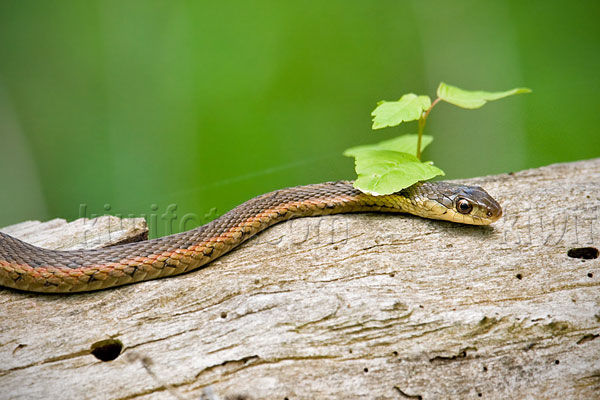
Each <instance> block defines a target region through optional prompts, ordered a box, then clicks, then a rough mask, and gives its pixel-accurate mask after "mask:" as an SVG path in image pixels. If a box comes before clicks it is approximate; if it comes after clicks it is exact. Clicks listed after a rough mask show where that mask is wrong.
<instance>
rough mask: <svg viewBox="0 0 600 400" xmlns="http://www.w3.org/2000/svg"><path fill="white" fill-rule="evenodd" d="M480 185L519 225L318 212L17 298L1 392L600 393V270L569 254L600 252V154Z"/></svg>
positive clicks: (10, 298)
mask: <svg viewBox="0 0 600 400" xmlns="http://www.w3.org/2000/svg"><path fill="white" fill-rule="evenodd" d="M462 182H464V183H467V184H478V185H481V186H483V187H484V188H485V189H486V190H487V191H488V192H489V193H490V194H492V195H493V196H494V197H496V199H497V200H498V201H499V202H500V203H501V204H502V205H503V207H504V210H505V215H504V217H503V218H502V219H501V220H500V221H499V222H498V223H496V224H494V225H493V226H491V227H472V226H460V225H454V224H451V223H446V222H440V221H430V220H424V219H420V218H417V217H411V216H393V215H376V214H364V215H336V216H327V217H315V218H304V219H299V220H294V221H288V222H286V223H283V224H280V225H278V226H275V227H272V228H270V229H269V230H267V231H266V232H264V233H263V234H260V235H259V236H258V237H256V238H255V239H253V240H250V241H249V242H247V243H246V244H244V245H242V246H241V247H240V248H239V249H237V250H234V251H233V252H232V253H230V254H228V255H226V256H224V257H223V258H221V259H219V260H216V261H215V262H213V263H211V264H210V265H208V266H207V267H206V268H203V269H201V270H198V271H196V272H192V273H190V274H187V275H183V276H179V277H174V278H168V279H163V280H157V281H150V282H144V283H139V284H135V285H130V286H125V287H122V288H116V289H109V290H104V291H100V292H95V293H85V294H76V295H39V294H29V293H21V292H17V291H13V290H9V289H4V288H1V289H0V398H10V399H34V398H63V399H82V398H89V399H95V398H101V399H104V398H107V399H108V398H110V399H164V398H181V399H198V398H207V399H208V398H210V399H217V398H219V399H227V398H229V399H281V400H283V399H285V398H287V399H290V400H292V399H316V398H319V399H336V398H343V399H354V398H364V399H417V398H422V399H438V398H582V399H583V398H586V399H589V398H598V393H600V357H599V355H600V336H599V335H600V259H598V258H596V259H580V258H572V257H569V256H568V255H567V252H568V251H569V250H570V249H573V248H586V247H590V248H596V249H598V248H600V224H599V222H600V221H599V220H598V216H599V213H600V211H599V208H600V159H595V160H589V161H581V162H575V163H569V164H557V165H551V166H548V167H543V168H538V169H532V170H527V171H522V172H517V173H514V174H503V175H496V176H488V177H482V178H476V179H468V180H464V181H462ZM36 229H37V228H36ZM32 241H33V240H32ZM589 251H590V252H591V253H590V254H592V253H593V250H589ZM584 253H585V251H584ZM106 339H115V340H119V341H120V342H121V343H122V344H123V346H124V349H123V351H122V353H121V354H120V356H119V357H117V358H116V359H115V360H113V361H109V362H103V361H100V360H98V359H97V358H96V357H94V356H93V355H92V354H90V348H91V346H92V345H93V344H94V343H97V342H99V341H102V340H106Z"/></svg>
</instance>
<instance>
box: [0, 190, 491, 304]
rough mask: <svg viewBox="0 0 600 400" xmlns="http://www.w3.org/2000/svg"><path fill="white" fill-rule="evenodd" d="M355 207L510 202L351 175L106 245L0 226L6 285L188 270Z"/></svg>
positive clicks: (434, 213)
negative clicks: (285, 226)
mask: <svg viewBox="0 0 600 400" xmlns="http://www.w3.org/2000/svg"><path fill="white" fill-rule="evenodd" d="M352 212H394V213H397V212H401V213H410V214H414V215H418V216H421V217H425V218H433V219H442V220H448V221H453V222H458V223H465V224H473V225H487V224H490V223H492V222H494V221H496V220H497V219H498V218H500V216H501V215H502V208H501V207H500V205H499V204H498V203H497V202H496V201H495V200H494V199H493V198H492V197H491V196H490V195H489V194H488V193H487V192H486V191H485V190H483V189H482V188H480V187H477V186H463V185H456V184H451V183H446V182H421V183H417V184H415V185H413V186H410V187H409V188H407V189H404V190H402V191H400V192H397V193H394V194H390V195H384V196H374V195H370V194H365V193H362V192H360V191H359V190H357V189H355V188H354V187H353V186H352V182H349V181H339V182H326V183H320V184H313V185H306V186H297V187H292V188H287V189H281V190H277V191H274V192H270V193H267V194H263V195H261V196H258V197H255V198H253V199H251V200H249V201H247V202H245V203H243V204H241V205H240V206H238V207H236V208H234V209H233V210H231V211H229V212H228V213H226V214H224V215H223V216H221V217H219V218H218V219H216V220H214V221H212V222H210V223H208V224H206V225H204V226H201V227H198V228H196V229H192V230H190V231H187V232H183V233H178V234H175V235H170V236H165V237H161V238H158V239H153V240H148V241H143V242H136V243H129V244H123V245H118V246H113V247H107V248H102V249H95V250H75V251H58V250H48V249H43V248H40V247H36V246H33V245H31V244H28V243H25V242H23V241H21V240H18V239H16V238H13V237H11V236H9V235H6V234H3V233H0V285H1V286H6V287H10V288H14V289H19V290H25V291H32V292H50V293H70V292H85V291H93V290H99V289H106V288H109V287H114V286H121V285H126V284H129V283H134V282H140V281H145V280H150V279H156V278H162V277H166V276H171V275H177V274H182V273H185V272H188V271H191V270H194V269H197V268H199V267H201V266H203V265H205V264H207V263H209V262H211V261H212V260H214V259H216V258H218V257H220V256H221V255H223V254H225V253H227V252H228V251H230V250H231V249H233V248H234V247H236V246H238V245H239V244H241V243H243V242H244V241H246V240H248V239H249V238H251V237H252V236H254V235H256V234H257V233H258V232H260V231H262V230H264V229H266V228H267V227H269V226H271V225H274V224H276V223H278V222H281V221H285V220H288V219H292V218H298V217H307V216H317V215H327V214H338V213H352Z"/></svg>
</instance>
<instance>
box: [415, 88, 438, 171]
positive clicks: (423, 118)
mask: <svg viewBox="0 0 600 400" xmlns="http://www.w3.org/2000/svg"><path fill="white" fill-rule="evenodd" d="M440 100H441V99H440V98H439V97H438V98H437V99H435V100H434V101H433V103H431V107H429V108H428V109H427V111H425V112H424V113H423V115H421V118H419V136H418V138H417V158H418V159H419V160H420V159H421V137H422V136H423V130H424V129H425V124H427V117H428V116H429V113H430V112H431V110H432V109H433V107H435V105H436V104H437V103H439V101H440Z"/></svg>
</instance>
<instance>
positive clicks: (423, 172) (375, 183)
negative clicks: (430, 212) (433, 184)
mask: <svg viewBox="0 0 600 400" xmlns="http://www.w3.org/2000/svg"><path fill="white" fill-rule="evenodd" d="M355 163H356V173H357V174H358V179H356V181H355V182H354V187H355V188H357V189H359V190H361V191H363V192H365V193H370V194H374V195H384V194H391V193H395V192H397V191H400V190H402V189H404V188H407V187H409V186H411V185H413V184H415V183H417V182H419V181H424V180H427V179H431V178H433V177H435V176H438V175H444V171H442V170H441V169H439V168H437V167H434V166H433V165H431V164H427V163H423V162H421V161H419V159H418V158H417V157H415V156H413V155H411V154H408V153H401V152H398V151H391V150H365V151H361V152H358V153H357V154H356V160H355Z"/></svg>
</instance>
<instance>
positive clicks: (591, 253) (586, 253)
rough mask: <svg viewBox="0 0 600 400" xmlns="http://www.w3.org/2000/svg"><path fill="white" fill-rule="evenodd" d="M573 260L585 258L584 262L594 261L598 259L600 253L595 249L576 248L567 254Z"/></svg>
mask: <svg viewBox="0 0 600 400" xmlns="http://www.w3.org/2000/svg"><path fill="white" fill-rule="evenodd" d="M567 255H568V256H569V257H571V258H583V259H584V260H593V259H594V258H598V255H600V251H598V249H597V248H595V247H576V248H574V249H571V250H569V251H568V252H567Z"/></svg>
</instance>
